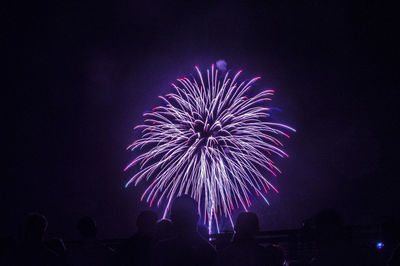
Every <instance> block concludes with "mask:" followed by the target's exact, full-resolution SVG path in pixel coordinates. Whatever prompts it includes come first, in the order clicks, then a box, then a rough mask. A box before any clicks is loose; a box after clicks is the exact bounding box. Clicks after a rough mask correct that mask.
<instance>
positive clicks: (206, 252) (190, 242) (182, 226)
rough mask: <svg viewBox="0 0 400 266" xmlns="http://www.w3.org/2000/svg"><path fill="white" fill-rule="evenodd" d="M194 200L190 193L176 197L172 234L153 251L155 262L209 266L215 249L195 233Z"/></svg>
mask: <svg viewBox="0 0 400 266" xmlns="http://www.w3.org/2000/svg"><path fill="white" fill-rule="evenodd" d="M198 219H199V215H198V212H197V202H196V201H195V200H194V199H192V198H190V197H189V196H181V197H178V198H176V199H175V201H174V202H173V204H172V206H171V220H172V224H173V227H174V232H175V237H173V238H171V239H168V240H165V241H161V242H160V243H159V244H158V246H157V247H156V250H155V252H154V261H153V264H154V265H157V266H159V265H177V266H179V265H193V266H196V265H212V264H213V263H214V261H215V257H216V252H215V250H214V248H213V247H212V246H211V245H210V243H208V242H207V240H205V239H204V238H202V237H201V236H200V235H199V233H198V232H197V222H198Z"/></svg>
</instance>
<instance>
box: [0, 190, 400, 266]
mask: <svg viewBox="0 0 400 266" xmlns="http://www.w3.org/2000/svg"><path fill="white" fill-rule="evenodd" d="M197 208H198V207H197V202H196V201H195V200H193V199H192V198H190V197H188V196H181V197H179V198H177V199H176V200H175V201H174V202H173V204H172V206H171V216H170V220H169V219H163V220H158V217H157V214H156V213H155V212H153V211H143V212H141V213H140V215H139V216H138V218H137V220H136V225H137V232H136V233H135V234H134V235H133V236H132V237H131V238H129V239H127V240H125V241H123V242H122V243H120V244H119V245H118V246H117V247H115V248H111V247H108V246H106V245H105V244H104V243H102V242H101V241H100V240H98V239H97V237H96V236H97V227H96V223H95V221H94V220H93V219H92V218H91V217H82V218H81V219H80V220H79V221H78V223H77V230H78V231H79V234H80V236H81V241H80V242H79V243H78V244H76V245H71V246H70V247H68V248H66V246H65V244H64V242H63V240H62V239H59V238H54V239H51V240H48V241H44V240H43V239H44V234H45V232H46V228H47V220H46V218H45V217H44V216H42V215H40V214H31V215H29V216H28V218H27V220H26V223H25V231H24V232H25V234H24V241H23V243H20V244H17V243H15V241H14V240H13V239H12V238H9V237H3V238H1V241H0V266H3V265H4V266H7V265H10V266H15V265H21V266H25V265H29V266H53V265H57V266H58V265H59V266H75V265H76V266H81V265H82V266H83V265H85V266H92V265H93V266H103V265H104V266H105V265H112V266H114V265H115V266H130V265H144V266H151V265H155V266H158V265H160V266H161V265H249V266H253V265H254V266H256V265H270V266H276V265H291V266H292V265H310V266H314V265H382V264H380V262H378V261H377V260H376V258H374V256H373V255H372V252H371V251H370V250H368V249H365V248H364V247H356V246H354V245H350V244H348V242H347V241H346V240H345V238H344V235H343V232H342V226H341V223H340V217H339V216H338V215H337V214H336V213H334V212H332V211H325V212H321V213H320V214H319V215H318V216H317V217H316V229H315V230H316V239H315V241H316V245H317V252H316V255H315V256H314V257H313V258H312V259H311V260H307V261H304V260H297V261H288V260H286V258H285V254H284V251H283V249H282V248H281V247H280V246H279V245H268V246H266V247H265V246H262V245H260V244H259V243H258V241H257V238H256V235H257V234H258V232H259V221H258V217H257V215H256V214H255V213H252V212H244V213H241V214H240V215H239V216H238V218H237V220H236V223H235V227H234V231H235V233H234V235H233V237H232V239H231V240H230V241H227V242H217V243H214V246H213V245H212V244H210V243H209V241H208V233H207V231H205V230H204V229H203V228H202V227H199V226H198V220H199V216H198V209H197ZM399 254H400V251H399V248H397V249H396V250H395V252H394V253H393V255H392V256H391V258H390V260H389V261H388V262H387V265H391V266H392V265H400V255H399Z"/></svg>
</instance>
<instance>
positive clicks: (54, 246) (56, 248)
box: [46, 237, 67, 265]
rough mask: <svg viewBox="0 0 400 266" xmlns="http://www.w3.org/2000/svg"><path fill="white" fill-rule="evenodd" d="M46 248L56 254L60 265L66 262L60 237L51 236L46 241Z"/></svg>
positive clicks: (64, 248) (65, 250) (65, 249)
mask: <svg viewBox="0 0 400 266" xmlns="http://www.w3.org/2000/svg"><path fill="white" fill-rule="evenodd" d="M46 246H47V248H49V249H50V250H51V251H53V252H54V253H56V254H57V256H58V261H59V264H60V265H65V264H66V252H67V248H66V247H65V244H64V241H63V240H62V239H61V238H57V237H55V238H52V239H50V240H48V241H47V242H46Z"/></svg>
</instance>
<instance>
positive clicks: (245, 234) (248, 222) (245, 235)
mask: <svg viewBox="0 0 400 266" xmlns="http://www.w3.org/2000/svg"><path fill="white" fill-rule="evenodd" d="M258 230H259V225H258V217H257V214H255V213H254V212H242V213H241V214H239V216H238V218H237V220H236V224H235V239H249V238H254V237H255V236H256V234H257V233H258Z"/></svg>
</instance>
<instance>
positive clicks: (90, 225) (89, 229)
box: [76, 216, 97, 238]
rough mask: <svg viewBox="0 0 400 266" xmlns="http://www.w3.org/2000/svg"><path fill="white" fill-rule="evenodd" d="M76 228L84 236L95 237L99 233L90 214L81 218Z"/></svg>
mask: <svg viewBox="0 0 400 266" xmlns="http://www.w3.org/2000/svg"><path fill="white" fill-rule="evenodd" d="M76 228H77V229H78V231H79V234H80V235H81V236H82V237H84V238H94V237H96V235H97V226H96V222H95V221H94V220H93V218H91V217H89V216H84V217H82V218H81V219H79V221H78V223H77V225H76Z"/></svg>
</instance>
